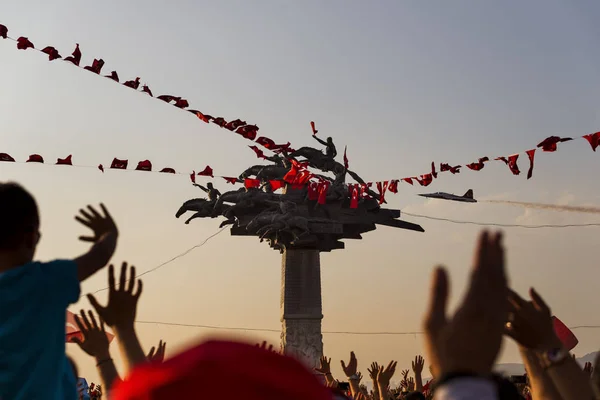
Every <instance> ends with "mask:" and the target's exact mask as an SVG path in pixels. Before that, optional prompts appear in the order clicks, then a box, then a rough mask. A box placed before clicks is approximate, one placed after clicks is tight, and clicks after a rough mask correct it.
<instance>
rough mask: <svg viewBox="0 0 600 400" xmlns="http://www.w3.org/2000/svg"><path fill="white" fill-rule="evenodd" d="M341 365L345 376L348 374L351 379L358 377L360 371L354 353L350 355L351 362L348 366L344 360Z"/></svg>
mask: <svg viewBox="0 0 600 400" xmlns="http://www.w3.org/2000/svg"><path fill="white" fill-rule="evenodd" d="M341 363H342V370H343V371H344V374H346V377H348V378H350V377H351V376H354V375H356V370H357V369H358V360H357V359H356V355H355V354H354V352H351V353H350V362H349V363H348V366H346V364H345V363H344V360H342V361H341Z"/></svg>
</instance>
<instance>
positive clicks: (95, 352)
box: [73, 310, 110, 361]
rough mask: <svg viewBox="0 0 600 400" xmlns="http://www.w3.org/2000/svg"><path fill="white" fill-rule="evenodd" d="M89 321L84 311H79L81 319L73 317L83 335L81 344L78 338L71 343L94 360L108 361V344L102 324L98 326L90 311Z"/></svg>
mask: <svg viewBox="0 0 600 400" xmlns="http://www.w3.org/2000/svg"><path fill="white" fill-rule="evenodd" d="M88 314H89V319H88V317H87V316H86V314H85V311H84V310H81V317H79V316H78V315H75V323H76V324H77V327H78V328H79V330H80V331H81V333H82V335H83V342H82V341H81V340H79V338H73V341H74V342H75V343H77V345H78V346H79V347H80V348H81V350H83V351H85V352H86V353H87V354H89V355H90V356H92V357H94V358H95V359H96V360H99V361H103V360H108V359H110V352H109V351H108V347H109V344H110V342H109V341H108V337H107V336H106V331H105V330H104V322H103V321H102V320H100V324H99V325H98V322H97V321H96V317H95V316H94V314H93V313H92V312H91V311H88Z"/></svg>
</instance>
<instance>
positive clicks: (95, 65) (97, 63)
mask: <svg viewBox="0 0 600 400" xmlns="http://www.w3.org/2000/svg"><path fill="white" fill-rule="evenodd" d="M103 66H104V60H102V59H100V60H97V59H95V58H94V61H93V62H92V65H90V66H87V67H84V68H83V69H85V70H88V71H91V72H93V73H95V74H100V71H101V70H102V67H103Z"/></svg>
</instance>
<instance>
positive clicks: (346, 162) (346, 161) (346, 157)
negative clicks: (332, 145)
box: [344, 147, 348, 169]
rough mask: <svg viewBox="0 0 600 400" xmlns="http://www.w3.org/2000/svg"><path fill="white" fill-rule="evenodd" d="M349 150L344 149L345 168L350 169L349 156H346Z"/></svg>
mask: <svg viewBox="0 0 600 400" xmlns="http://www.w3.org/2000/svg"><path fill="white" fill-rule="evenodd" d="M347 149H348V148H347V147H344V168H346V169H348V156H346V150H347Z"/></svg>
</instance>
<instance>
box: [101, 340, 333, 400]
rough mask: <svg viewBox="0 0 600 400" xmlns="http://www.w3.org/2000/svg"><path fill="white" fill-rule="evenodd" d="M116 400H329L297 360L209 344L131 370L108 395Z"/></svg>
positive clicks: (226, 344) (254, 349) (241, 345)
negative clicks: (192, 399)
mask: <svg viewBox="0 0 600 400" xmlns="http://www.w3.org/2000/svg"><path fill="white" fill-rule="evenodd" d="M112 395H113V396H112V397H113V398H114V399H116V400H162V399H165V400H171V399H191V398H207V399H216V398H218V399H223V400H226V399H232V400H233V399H235V400H237V399H240V398H243V399H245V400H253V399H257V400H258V399H260V400H271V399H273V400H281V399H286V400H331V399H332V395H331V392H330V391H329V390H328V389H327V388H326V387H324V386H323V385H321V384H320V383H319V381H318V380H317V378H316V377H315V376H314V375H313V374H312V373H311V372H310V371H308V370H307V369H306V368H305V367H304V366H303V365H302V364H300V363H299V362H298V361H296V360H294V359H292V358H289V357H285V356H282V355H279V354H276V353H274V352H272V351H268V350H265V349H262V348H259V347H257V346H252V345H248V344H244V343H236V342H225V341H210V342H206V343H202V344H200V345H198V346H196V347H193V348H191V349H189V350H186V351H185V352H183V353H181V354H179V355H177V356H175V357H173V358H171V359H168V360H166V361H165V362H164V363H162V364H144V365H141V366H139V367H138V368H136V369H135V370H134V371H133V372H132V373H131V375H130V376H129V377H128V378H127V379H126V380H125V381H123V382H120V383H118V384H117V385H116V386H115V387H114V390H113V391H112Z"/></svg>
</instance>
